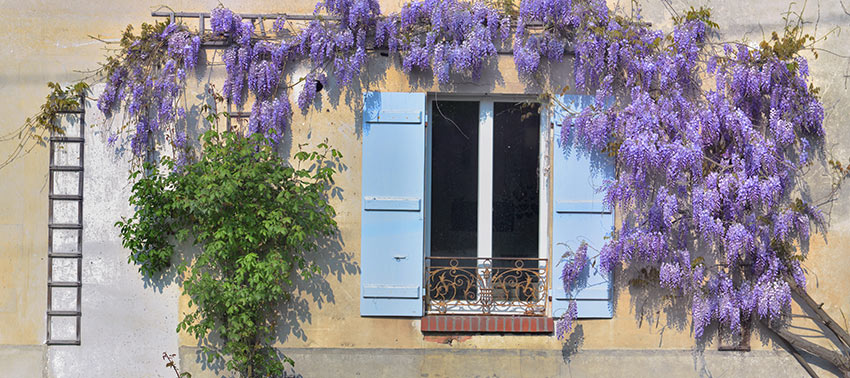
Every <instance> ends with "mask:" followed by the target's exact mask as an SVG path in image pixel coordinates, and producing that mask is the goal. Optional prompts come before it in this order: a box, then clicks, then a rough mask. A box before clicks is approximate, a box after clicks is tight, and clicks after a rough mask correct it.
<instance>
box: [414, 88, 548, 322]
mask: <svg viewBox="0 0 850 378" xmlns="http://www.w3.org/2000/svg"><path fill="white" fill-rule="evenodd" d="M434 101H476V102H478V103H479V107H478V109H479V110H478V117H479V123H478V229H477V231H478V241H477V253H478V258H490V257H492V256H493V104H494V103H495V102H536V103H538V104H539V105H540V109H541V112H540V132H539V138H540V139H539V150H540V154H539V156H538V159H539V160H538V170H540V172H541V174H539V175H538V180H539V182H538V187H539V196H540V197H539V201H538V202H539V206H540V208H539V212H538V218H539V219H538V238H537V242H538V258H541V259H547V269H549V273H550V274H551V269H550V267H551V266H552V265H553V264H552V258H551V253H550V249H551V246H550V245H551V243H550V241H549V231H550V223H551V222H550V215H551V202H552V198H551V195H550V190H549V186H550V183H551V179H550V175H551V172H550V171H551V169H550V168H551V159H550V149H551V146H550V142H549V141H550V140H551V133H552V130H551V128H550V127H549V117H548V112H546V111H544V110H545V107H546V104H545V103H543V102H540V101H538V100H537V99H536V97H535V96H522V95H493V94H484V95H478V96H474V95H450V94H440V93H437V94H434V93H429V94H428V97H427V105H426V109H425V112H426V117H427V118H426V119H427V123H426V128H425V144H426V146H425V213H424V216H425V235H424V241H425V254H424V255H425V256H426V257H430V256H431V222H430V219H431V201H432V200H431V172H432V167H431V164H432V159H431V157H432V154H431V152H432V146H433V142H432V137H431V136H432V129H433V127H431V125H433V124H434V123H433V114H431V113H432V111H431V110H432V109H433V104H434ZM547 279H548V277H547ZM547 311H548V310H547Z"/></svg>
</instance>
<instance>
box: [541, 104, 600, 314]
mask: <svg viewBox="0 0 850 378" xmlns="http://www.w3.org/2000/svg"><path fill="white" fill-rule="evenodd" d="M563 103H564V104H566V105H567V106H568V107H571V109H570V113H573V114H575V113H578V112H580V111H581V109H583V108H584V107H586V106H590V105H591V104H592V103H593V97H592V96H581V95H565V96H564V97H563ZM567 116H568V113H567V112H563V111H556V112H555V116H554V119H553V120H552V121H553V123H554V124H555V125H556V126H555V130H554V137H555V146H556V148H555V155H554V156H553V164H552V165H553V176H554V177H553V212H552V218H553V219H552V251H553V252H552V257H553V259H554V260H555V262H556V264H555V265H554V267H553V269H554V270H553V271H552V275H551V276H552V280H553V282H552V315H553V316H554V317H561V316H563V315H564V314H565V313H566V310H567V306H568V305H569V301H570V300H571V299H573V298H575V300H576V307H577V309H578V316H579V317H580V318H610V317H611V316H612V315H613V313H612V308H611V282H610V279H609V277H608V275H607V274H605V273H603V272H602V271H601V269H600V267H599V265H598V263H596V264H592V265H589V266H587V267H586V268H585V269H584V271H583V274H582V275H581V276H580V277H579V279H578V280H577V282H576V283H575V284H574V285H575V287H573V288H572V290H571V292H569V293H568V292H566V291H565V290H564V286H563V282H561V281H560V279H559V278H560V275H561V270H562V269H563V267H564V263H565V262H563V261H559V260H561V256H562V255H564V253H566V252H567V251H575V250H576V249H577V248H578V247H579V246H580V245H581V243H582V241H586V242H587V243H588V244H589V245H590V246H593V247H595V248H597V249H598V248H600V247H601V246H602V245H604V243H605V236H606V235H607V234H608V233H609V232H610V231H611V229H612V227H613V224H614V216H613V214H612V213H611V211H610V210H609V209H606V208H605V207H604V205H603V197H604V194H603V193H601V192H600V191H599V189H600V188H601V187H602V185H603V183H604V181H605V180H606V179H612V178H613V177H614V168H613V164H612V163H611V161H610V159H609V158H608V157H607V156H604V155H603V154H598V156H596V155H594V156H587V154H584V153H579V152H578V149H577V148H576V146H574V145H569V144H568V145H564V144H563V143H562V141H561V138H560V136H561V125H562V124H563V123H564V121H565V118H566V117H567ZM567 122H569V121H568V120H567ZM567 143H573V141H571V140H568V141H567ZM588 255H589V256H588V257H592V256H593V255H595V252H594V251H593V250H588Z"/></svg>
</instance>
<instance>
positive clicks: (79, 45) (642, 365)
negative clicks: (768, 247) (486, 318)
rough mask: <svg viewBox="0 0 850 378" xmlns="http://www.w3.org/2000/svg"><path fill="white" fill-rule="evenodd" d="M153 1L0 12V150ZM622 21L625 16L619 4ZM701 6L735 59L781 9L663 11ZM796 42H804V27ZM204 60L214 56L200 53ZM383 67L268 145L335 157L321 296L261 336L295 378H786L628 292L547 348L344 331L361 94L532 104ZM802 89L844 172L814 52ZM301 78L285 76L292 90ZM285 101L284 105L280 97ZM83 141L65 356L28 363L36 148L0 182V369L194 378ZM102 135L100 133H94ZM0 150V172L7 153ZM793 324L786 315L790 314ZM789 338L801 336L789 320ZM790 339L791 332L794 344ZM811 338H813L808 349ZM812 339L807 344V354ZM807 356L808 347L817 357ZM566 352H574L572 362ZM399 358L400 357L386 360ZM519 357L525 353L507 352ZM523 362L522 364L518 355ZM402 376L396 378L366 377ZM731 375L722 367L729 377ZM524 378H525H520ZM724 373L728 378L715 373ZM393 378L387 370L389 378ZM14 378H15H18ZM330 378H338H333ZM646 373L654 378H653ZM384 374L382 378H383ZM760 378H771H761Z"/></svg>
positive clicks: (512, 80)
mask: <svg viewBox="0 0 850 378" xmlns="http://www.w3.org/2000/svg"><path fill="white" fill-rule="evenodd" d="M402 2H403V1H402V0H393V1H382V2H381V5H382V7H383V9H384V10H385V11H387V10H393V9H397V8H398V6H399V5H400V4H401V3H402ZM664 3H666V2H662V1H646V2H645V4H644V6H643V14H644V16H645V18H646V19H647V20H648V21H650V22H652V23H653V24H654V25H656V26H658V27H661V28H663V29H665V30H669V29H670V28H671V23H670V21H669V16H670V14H669V12H668V10H667V7H666V6H665V5H663V4H664ZM158 4H159V3H154V2H129V1H122V2H78V3H55V4H54V3H46V2H38V1H24V2H18V3H14V4H12V3H8V2H7V3H6V4H5V5H7V6H6V7H4V9H6V11H5V12H3V13H2V14H0V25H4V26H3V27H2V29H0V33H2V35H3V36H4V37H6V44H5V47H4V49H1V50H0V78H1V79H0V88H2V89H3V90H4V91H5V92H4V93H6V95H5V96H4V100H5V101H2V102H0V111H2V113H3V114H5V115H6V118H5V122H4V123H3V124H2V125H0V135H2V134H5V132H7V131H8V130H11V129H14V128H16V127H17V125H20V124H21V123H22V122H23V120H24V118H25V117H26V116H28V115H30V114H32V113H34V112H35V111H36V109H37V107H38V106H39V105H40V103H41V101H42V99H43V97H44V95H45V94H46V93H47V89H46V87H45V86H44V84H45V82H47V81H51V80H52V81H60V82H66V83H67V82H71V81H74V80H77V79H79V78H81V77H82V75H81V74H79V73H76V72H74V70H80V69H92V68H95V67H97V62H98V61H100V60H101V58H102V56H103V54H104V53H103V51H102V45H101V44H100V43H98V42H94V41H92V40H91V39H89V38H88V35H97V36H100V37H102V38H104V39H107V40H109V39H114V38H118V37H119V36H120V31H121V30H123V28H124V27H125V26H126V25H127V24H131V23H132V24H135V25H138V24H139V23H141V22H143V21H150V20H151V18H150V11H151V10H153V9H154V8H155V7H156V6H157V5H158ZM217 4H218V2H217V1H190V0H184V1H178V2H175V3H168V4H167V5H168V6H169V7H171V8H173V9H175V10H182V11H206V10H209V9H210V8H212V7H214V6H216V5H217ZM224 4H225V5H226V6H228V7H231V8H232V9H234V10H235V11H238V12H250V13H261V12H269V13H272V12H287V13H309V12H311V11H312V9H313V7H314V2H313V1H311V0H297V1H287V2H273V1H262V2H256V3H252V4H247V3H237V2H229V3H228V2H225V3H224ZM624 5H625V6H628V4H627V2H625V4H624ZM692 5H693V6H700V5H707V6H710V7H712V8H713V9H714V12H713V16H714V18H715V19H716V20H717V21H718V22H719V23H720V24H721V29H722V30H723V31H724V33H725V34H724V35H723V36H721V40H734V39H739V38H747V39H748V40H750V41H753V43H757V42H758V41H760V40H761V39H762V31H763V30H764V32H765V33H768V34H769V32H770V31H772V30H778V28H780V27H781V26H782V19H781V17H782V13H783V12H784V11H786V10H787V3H786V2H782V1H767V0H763V1H757V2H740V1H739V2H733V1H702V2H697V1H688V2H681V1H674V2H673V7H674V8H675V9H685V8H687V7H689V6H692ZM819 8H820V17H819V19H820V24H819V26H818V32H819V33H823V32H825V31H827V30H829V29H831V28H833V27H836V26H846V25H847V24H848V23H850V16H847V15H846V14H845V13H844V12H843V11H842V7H841V5H840V4H839V1H838V0H824V1H821V3H820V7H819ZM817 11H818V7H817V4H815V3H810V4H809V8H808V9H807V11H806V13H805V17H806V19H807V20H811V21H814V20H815V19H817V18H818V13H817ZM811 28H812V31H813V26H812V27H811ZM848 42H850V39H848V37H847V36H846V34H845V35H842V36H841V37H838V36H832V37H830V38H829V39H828V40H826V41H824V42H822V43H821V44H820V45H819V46H820V47H822V48H824V49H826V50H830V51H832V52H835V53H837V54H839V55H845V56H847V55H850V43H848ZM207 55H208V58H209V59H211V60H213V61H216V60H219V59H220V54H216V53H214V52H213V51H212V50H210V51H208V52H207ZM397 63H398V62H397V61H394V60H393V59H391V58H387V57H381V56H378V55H375V56H374V57H372V59H371V60H370V64H369V71H368V73H367V79H366V80H364V83H367V84H365V85H366V86H367V87H363V88H353V89H351V90H343V91H341V92H340V90H339V89H338V88H335V87H334V86H333V84H331V85H329V86H328V89H327V91H326V93H325V94H324V95H323V98H322V100H321V109H320V110H315V111H311V112H309V113H307V114H303V115H302V114H300V113H298V114H296V115H295V116H294V119H293V125H294V126H293V128H292V132H291V133H290V134H287V142H286V143H285V145H286V146H287V149H288V151H289V152H292V148H293V147H292V146H296V145H297V144H299V143H304V142H310V143H313V144H315V143H318V142H319V141H323V140H324V139H325V138H327V139H328V140H329V142H330V144H331V145H333V146H335V147H336V148H338V149H340V151H341V152H342V153H343V154H344V156H345V158H344V163H345V164H346V166H347V170H345V171H343V172H341V173H340V174H339V175H338V176H337V180H336V183H337V185H338V186H339V187H340V188H341V189H342V199H341V200H340V199H335V202H334V206H335V208H336V209H337V212H338V217H337V220H338V222H339V228H340V242H341V245H340V246H339V247H337V248H334V249H333V250H326V251H322V252H323V253H324V254H325V256H326V258H324V259H323V260H322V264H323V265H324V267H325V272H326V274H325V277H324V279H323V280H320V281H318V282H314V283H313V284H312V285H309V286H308V285H305V284H302V285H299V288H300V292H299V295H298V296H297V297H296V298H295V299H294V301H293V302H292V303H290V304H288V305H287V306H286V307H285V308H284V309H283V310H284V313H285V314H286V315H285V321H284V322H283V323H284V324H286V325H285V326H284V327H282V328H281V329H280V330H279V338H280V343H279V345H280V346H281V347H282V348H283V350H285V351H286V352H287V353H289V354H290V355H291V356H292V357H293V358H294V359H295V360H296V366H297V367H298V368H297V369H296V372H298V373H301V374H303V375H304V376H334V375H346V376H347V375H355V373H360V374H361V375H370V374H371V373H375V372H377V375H378V376H382V374H383V376H398V375H408V374H406V373H409V375H418V373H420V372H422V373H428V374H430V376H451V375H453V374H452V373H457V372H458V371H457V370H446V369H447V368H446V367H445V366H453V367H457V368H461V369H464V370H462V372H461V373H457V374H455V375H462V376H465V375H481V376H565V375H575V376H586V375H623V374H625V373H629V372H633V371H645V372H648V373H647V375H649V374H652V375H657V372H658V371H668V372H670V373H671V374H675V375H724V374H726V375H738V374H737V373H739V372H741V371H746V369H750V368H751V367H755V368H758V369H759V371H760V373H762V372H763V373H765V375H771V376H772V375H775V376H802V375H803V372H802V370H800V368H799V367H798V366H797V365H796V363H795V362H794V361H793V359H792V358H790V356H789V355H787V354H786V353H785V352H784V351H782V350H781V349H778V352H775V351H774V350H777V346H776V345H774V344H773V342H772V341H771V340H770V339H768V338H765V337H763V336H760V335H758V334H756V335H754V338H753V342H752V347H753V349H763V350H760V351H754V352H751V353H743V354H739V353H728V352H727V353H721V352H715V351H713V350H714V349H716V345H717V344H716V343H711V344H709V345H704V346H701V347H704V348H705V350H706V352H705V353H704V354H701V353H695V352H691V349H692V347H693V341H692V337H691V335H690V323H689V322H688V321H687V319H686V318H685V317H684V316H683V315H681V314H674V315H673V316H671V317H670V319H668V318H667V315H666V313H664V312H657V311H659V309H658V308H656V307H653V306H645V305H643V302H642V301H640V300H637V299H636V298H637V297H633V295H635V294H638V293H635V292H632V290H630V289H629V288H625V287H623V286H622V283H619V285H618V286H619V290H618V296H617V299H616V310H615V316H614V318H613V319H610V320H589V321H580V329H581V331H580V332H576V335H574V336H573V338H572V339H571V344H570V345H571V346H568V347H564V345H563V344H562V343H560V342H558V341H557V340H555V339H554V338H553V337H551V336H525V335H523V336H502V335H477V336H473V337H471V338H469V339H466V340H464V341H462V342H458V341H455V342H452V343H450V344H442V343H435V342H431V341H428V340H426V339H425V338H424V337H423V335H422V334H421V332H420V331H419V323H418V320H414V319H380V318H361V317H360V316H359V309H358V307H359V295H360V293H359V287H360V285H359V275H358V274H357V272H358V269H359V259H360V257H359V250H360V215H359V214H360V197H361V195H360V187H361V185H360V173H359V169H360V165H361V160H360V146H361V144H360V143H361V141H360V135H361V134H360V133H361V105H362V104H361V99H362V94H361V93H362V92H363V91H366V90H373V91H420V92H425V91H429V92H454V93H468V94H476V95H482V94H488V93H507V94H522V93H530V94H534V93H539V92H540V90H541V89H540V88H538V87H537V86H534V85H529V84H527V83H526V82H524V81H522V80H520V78H519V77H518V75H517V73H516V70H515V69H514V66H513V62H512V60H511V58H510V57H508V56H501V57H500V58H499V59H498V60H497V61H496V62H494V63H493V65H492V66H491V67H489V68H488V70H487V71H486V73H485V75H484V77H483V78H482V79H481V80H480V81H479V82H477V83H457V84H455V85H453V86H445V87H440V86H437V85H435V84H434V82H433V80H431V79H430V78H429V77H409V76H408V75H406V74H403V73H402V72H401V71H400V70H399V69H398V65H397ZM810 66H811V72H812V76H813V81H814V83H815V85H818V86H820V87H821V88H822V92H821V93H822V94H823V100H824V103H825V106H826V110H827V119H826V123H827V126H826V127H827V133H828V135H829V138H830V139H829V141H828V143H827V146H828V147H829V149H830V150H831V151H832V153H833V154H834V156H835V157H839V158H842V159H846V158H847V157H848V156H850V136H848V134H847V133H846V131H845V127H844V125H845V124H846V122H847V121H848V116H847V115H846V114H845V112H844V110H845V109H847V108H848V105H850V96H848V91H847V87H846V75H847V73H848V69H850V60H848V59H847V58H843V57H840V56H837V55H832V54H830V53H827V52H821V54H820V58H819V59H817V60H815V61H813V62H811V63H810ZM212 67H213V68H212V69H211V71H210V72H209V73H210V75H209V76H207V75H205V76H204V77H201V78H199V79H198V80H199V81H198V82H197V83H196V84H197V85H198V88H194V89H192V91H195V92H197V91H199V90H200V88H201V87H202V86H203V85H204V84H205V83H206V82H207V81H211V82H213V83H219V85H217V86H218V87H220V76H221V71H222V70H223V69H222V68H221V67H220V66H212ZM552 72H553V74H552V77H551V78H550V79H551V82H552V83H553V84H552V87H556V86H563V85H564V84H569V85H570V86H571V87H574V86H573V85H572V83H571V79H570V78H571V77H572V74H571V69H570V65H569V64H564V65H563V66H562V67H561V68H558V69H555V70H553V71H552ZM304 73H305V72H303V69H295V70H293V71H292V72H291V73H290V75H291V77H292V78H298V77H299V76H302V75H303V74H304ZM297 90H298V88H296V90H295V91H293V94H292V96H293V98H292V100H293V103H294V100H295V96H296V95H297ZM89 110H90V112H89V114H90V116H89V125H91V126H93V127H92V128H90V129H88V130H87V131H86V132H87V135H86V137H87V140H86V151H87V156H86V176H85V180H86V183H85V190H86V191H85V202H84V216H85V235H84V243H85V244H84V247H83V254H84V260H83V262H84V263H83V264H84V265H83V266H84V268H83V285H84V286H83V296H82V299H83V308H82V310H83V318H82V345H81V346H62V347H59V346H57V347H49V348H48V347H46V346H45V345H44V338H45V310H46V292H47V288H46V280H47V275H46V270H47V266H46V256H47V250H46V248H47V187H46V186H47V150H46V149H45V148H36V149H34V150H33V152H32V153H30V154H28V155H26V156H24V157H22V158H19V159H18V160H17V161H15V162H14V163H13V164H11V165H10V166H8V167H6V168H5V169H3V170H2V171H0V194H2V195H0V209H2V211H0V253H2V256H3V259H2V262H0V324H2V326H0V368H2V369H3V371H10V372H15V373H16V374H14V376H42V375H44V376H51V377H54V376H55V377H76V376H91V377H99V376H100V377H107V376H126V377H148V376H168V374H169V371H168V370H167V369H165V368H164V363H163V362H162V361H161V360H160V358H159V356H160V355H161V353H162V352H163V351H168V352H169V353H173V352H177V351H178V348H179V352H180V359H181V365H182V366H183V367H184V368H185V369H186V370H187V371H190V372H192V373H193V376H206V375H210V376H212V375H214V374H213V373H210V372H209V371H208V372H207V373H206V374H204V373H202V371H201V370H200V369H201V366H199V365H200V363H199V361H198V359H197V355H196V353H197V350H196V348H194V347H195V346H196V342H195V340H193V339H192V338H191V337H189V336H187V335H185V334H181V335H177V334H175V333H174V329H175V325H176V322H177V319H178V316H179V313H180V312H182V311H185V310H186V300H187V299H186V298H185V297H179V287H178V286H177V285H175V284H168V283H167V280H166V281H165V282H162V281H160V282H145V281H143V280H142V279H141V277H140V276H139V274H138V273H137V272H136V270H135V267H133V266H131V265H128V264H127V263H126V256H127V252H126V251H125V250H123V249H122V248H121V246H120V239H119V238H118V233H117V230H116V229H115V228H114V227H113V226H112V225H113V223H114V222H115V221H117V220H118V219H119V218H120V216H121V215H126V214H128V213H129V212H130V208H129V207H128V205H127V203H126V199H127V195H128V191H129V185H128V184H127V181H126V173H127V170H128V168H129V165H128V163H127V156H126V155H120V154H116V151H115V150H114V149H112V148H109V147H107V146H106V144H105V139H106V137H107V135H106V134H105V133H103V132H101V130H103V128H102V126H101V125H103V122H104V120H103V119H102V118H97V117H92V116H91V115H93V114H96V113H97V110H96V109H95V108H90V109H89ZM106 126H107V127H113V128H114V127H115V126H116V125H115V123H114V122H112V123H106ZM12 147H13V146H11V145H10V144H9V143H7V142H3V143H2V144H0V157H5V156H6V155H7V152H8V151H9V150H10V149H11V148H12ZM822 172H823V171H822V169H820V168H819V167H817V166H816V167H813V169H812V172H811V174H810V175H809V178H808V180H809V182H810V183H811V184H812V191H811V196H812V198H819V196H822V195H823V193H824V192H825V191H826V190H827V189H828V188H829V186H828V184H829V181H828V178H826V177H825V176H824V175H823V174H822ZM848 210H850V197H848V193H846V191H844V192H842V193H841V196H840V199H839V201H837V202H835V203H834V204H833V207H832V218H831V225H830V230H829V237H828V239H823V238H819V237H815V238H813V240H812V246H811V255H810V256H811V257H810V259H809V261H808V262H807V267H808V269H809V278H810V292H811V293H812V296H813V297H814V298H816V299H817V300H819V301H823V302H825V309H826V310H827V311H828V312H829V313H830V314H832V315H833V316H834V317H836V318H837V319H843V318H842V312H843V313H844V314H850V294H848V292H847V291H846V282H848V280H850V275H848V273H847V268H848V267H850V254H847V253H845V252H843V249H844V248H846V247H847V246H848V243H850V221H848V219H847V218H846V216H844V214H847V213H848ZM795 312H796V313H800V311H799V309H796V310H795ZM795 325H799V326H805V323H804V322H801V321H798V320H795ZM798 330H799V331H800V332H804V331H803V330H802V329H798ZM816 334H817V333H816V332H815V333H813V335H815V336H816ZM813 340H815V341H818V339H817V338H813ZM821 342H822V341H821ZM575 345H580V348H579V351H578V352H576V351H574V348H575ZM399 349H400V350H399ZM520 351H528V352H520ZM523 353H526V354H523ZM388 366H389V367H396V366H403V369H409V370H398V371H396V370H383V371H379V370H380V369H386V368H387V367H388ZM730 367H732V368H730ZM538 368H539V370H538ZM733 368H734V370H733ZM400 369H401V368H400ZM18 372H19V373H18ZM334 372H336V373H338V374H334ZM653 372H654V373H653ZM394 373H398V374H394ZM768 373H774V374H768Z"/></svg>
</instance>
